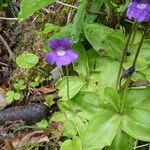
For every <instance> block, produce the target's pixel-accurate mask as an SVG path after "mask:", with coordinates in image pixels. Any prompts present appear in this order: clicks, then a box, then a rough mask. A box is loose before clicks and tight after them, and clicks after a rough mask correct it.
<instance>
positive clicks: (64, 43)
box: [59, 38, 73, 50]
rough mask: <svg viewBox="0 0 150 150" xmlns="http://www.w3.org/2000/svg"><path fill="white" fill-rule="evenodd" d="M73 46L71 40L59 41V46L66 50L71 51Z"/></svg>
mask: <svg viewBox="0 0 150 150" xmlns="http://www.w3.org/2000/svg"><path fill="white" fill-rule="evenodd" d="M72 44H73V41H72V40H71V39H69V38H64V39H62V40H59V46H60V47H62V48H64V49H65V50H69V49H70V48H71V46H72Z"/></svg>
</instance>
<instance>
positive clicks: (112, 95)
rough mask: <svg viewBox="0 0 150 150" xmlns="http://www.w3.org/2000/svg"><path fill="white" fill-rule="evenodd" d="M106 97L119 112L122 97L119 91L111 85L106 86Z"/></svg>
mask: <svg viewBox="0 0 150 150" xmlns="http://www.w3.org/2000/svg"><path fill="white" fill-rule="evenodd" d="M104 94H105V99H106V101H108V102H109V103H110V104H111V106H112V107H113V108H114V109H115V110H116V111H117V112H119V110H120V98H119V95H118V93H117V92H116V91H115V90H114V89H113V88H111V87H106V88H105V91H104Z"/></svg>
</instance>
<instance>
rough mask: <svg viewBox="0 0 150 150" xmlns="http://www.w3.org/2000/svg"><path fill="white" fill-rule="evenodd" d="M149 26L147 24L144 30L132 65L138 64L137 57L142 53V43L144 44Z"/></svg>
mask: <svg viewBox="0 0 150 150" xmlns="http://www.w3.org/2000/svg"><path fill="white" fill-rule="evenodd" d="M148 27H149V26H148V25H147V26H146V28H145V31H144V33H143V36H142V38H141V41H140V43H139V46H138V48H137V51H136V54H135V57H134V60H133V64H132V66H135V65H136V62H137V58H138V56H139V54H140V51H141V47H142V44H143V41H144V38H145V35H146V33H147V30H148Z"/></svg>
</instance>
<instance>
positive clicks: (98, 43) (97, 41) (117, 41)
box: [84, 23, 126, 60]
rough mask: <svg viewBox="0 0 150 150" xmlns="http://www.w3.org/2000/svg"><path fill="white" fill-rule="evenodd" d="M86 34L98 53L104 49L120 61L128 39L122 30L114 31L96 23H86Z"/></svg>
mask: <svg viewBox="0 0 150 150" xmlns="http://www.w3.org/2000/svg"><path fill="white" fill-rule="evenodd" d="M84 33H85V36H86V38H87V40H88V41H89V43H90V44H91V45H92V46H93V48H94V49H95V50H96V51H99V50H102V49H104V50H105V53H107V55H108V56H111V57H113V58H117V59H118V60H120V55H121V54H122V49H123V48H124V46H125V42H126V37H125V36H124V35H123V33H122V32H121V31H120V30H113V29H111V28H109V27H107V26H104V25H100V24H96V23H93V24H87V23H85V25H84Z"/></svg>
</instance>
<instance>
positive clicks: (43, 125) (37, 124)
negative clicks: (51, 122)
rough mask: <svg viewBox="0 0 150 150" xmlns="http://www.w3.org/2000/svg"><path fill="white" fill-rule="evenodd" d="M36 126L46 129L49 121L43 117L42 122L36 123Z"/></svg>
mask: <svg viewBox="0 0 150 150" xmlns="http://www.w3.org/2000/svg"><path fill="white" fill-rule="evenodd" d="M36 127H37V128H39V129H46V128H47V127H48V122H47V121H46V120H45V119H43V120H41V121H40V122H38V123H36Z"/></svg>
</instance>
